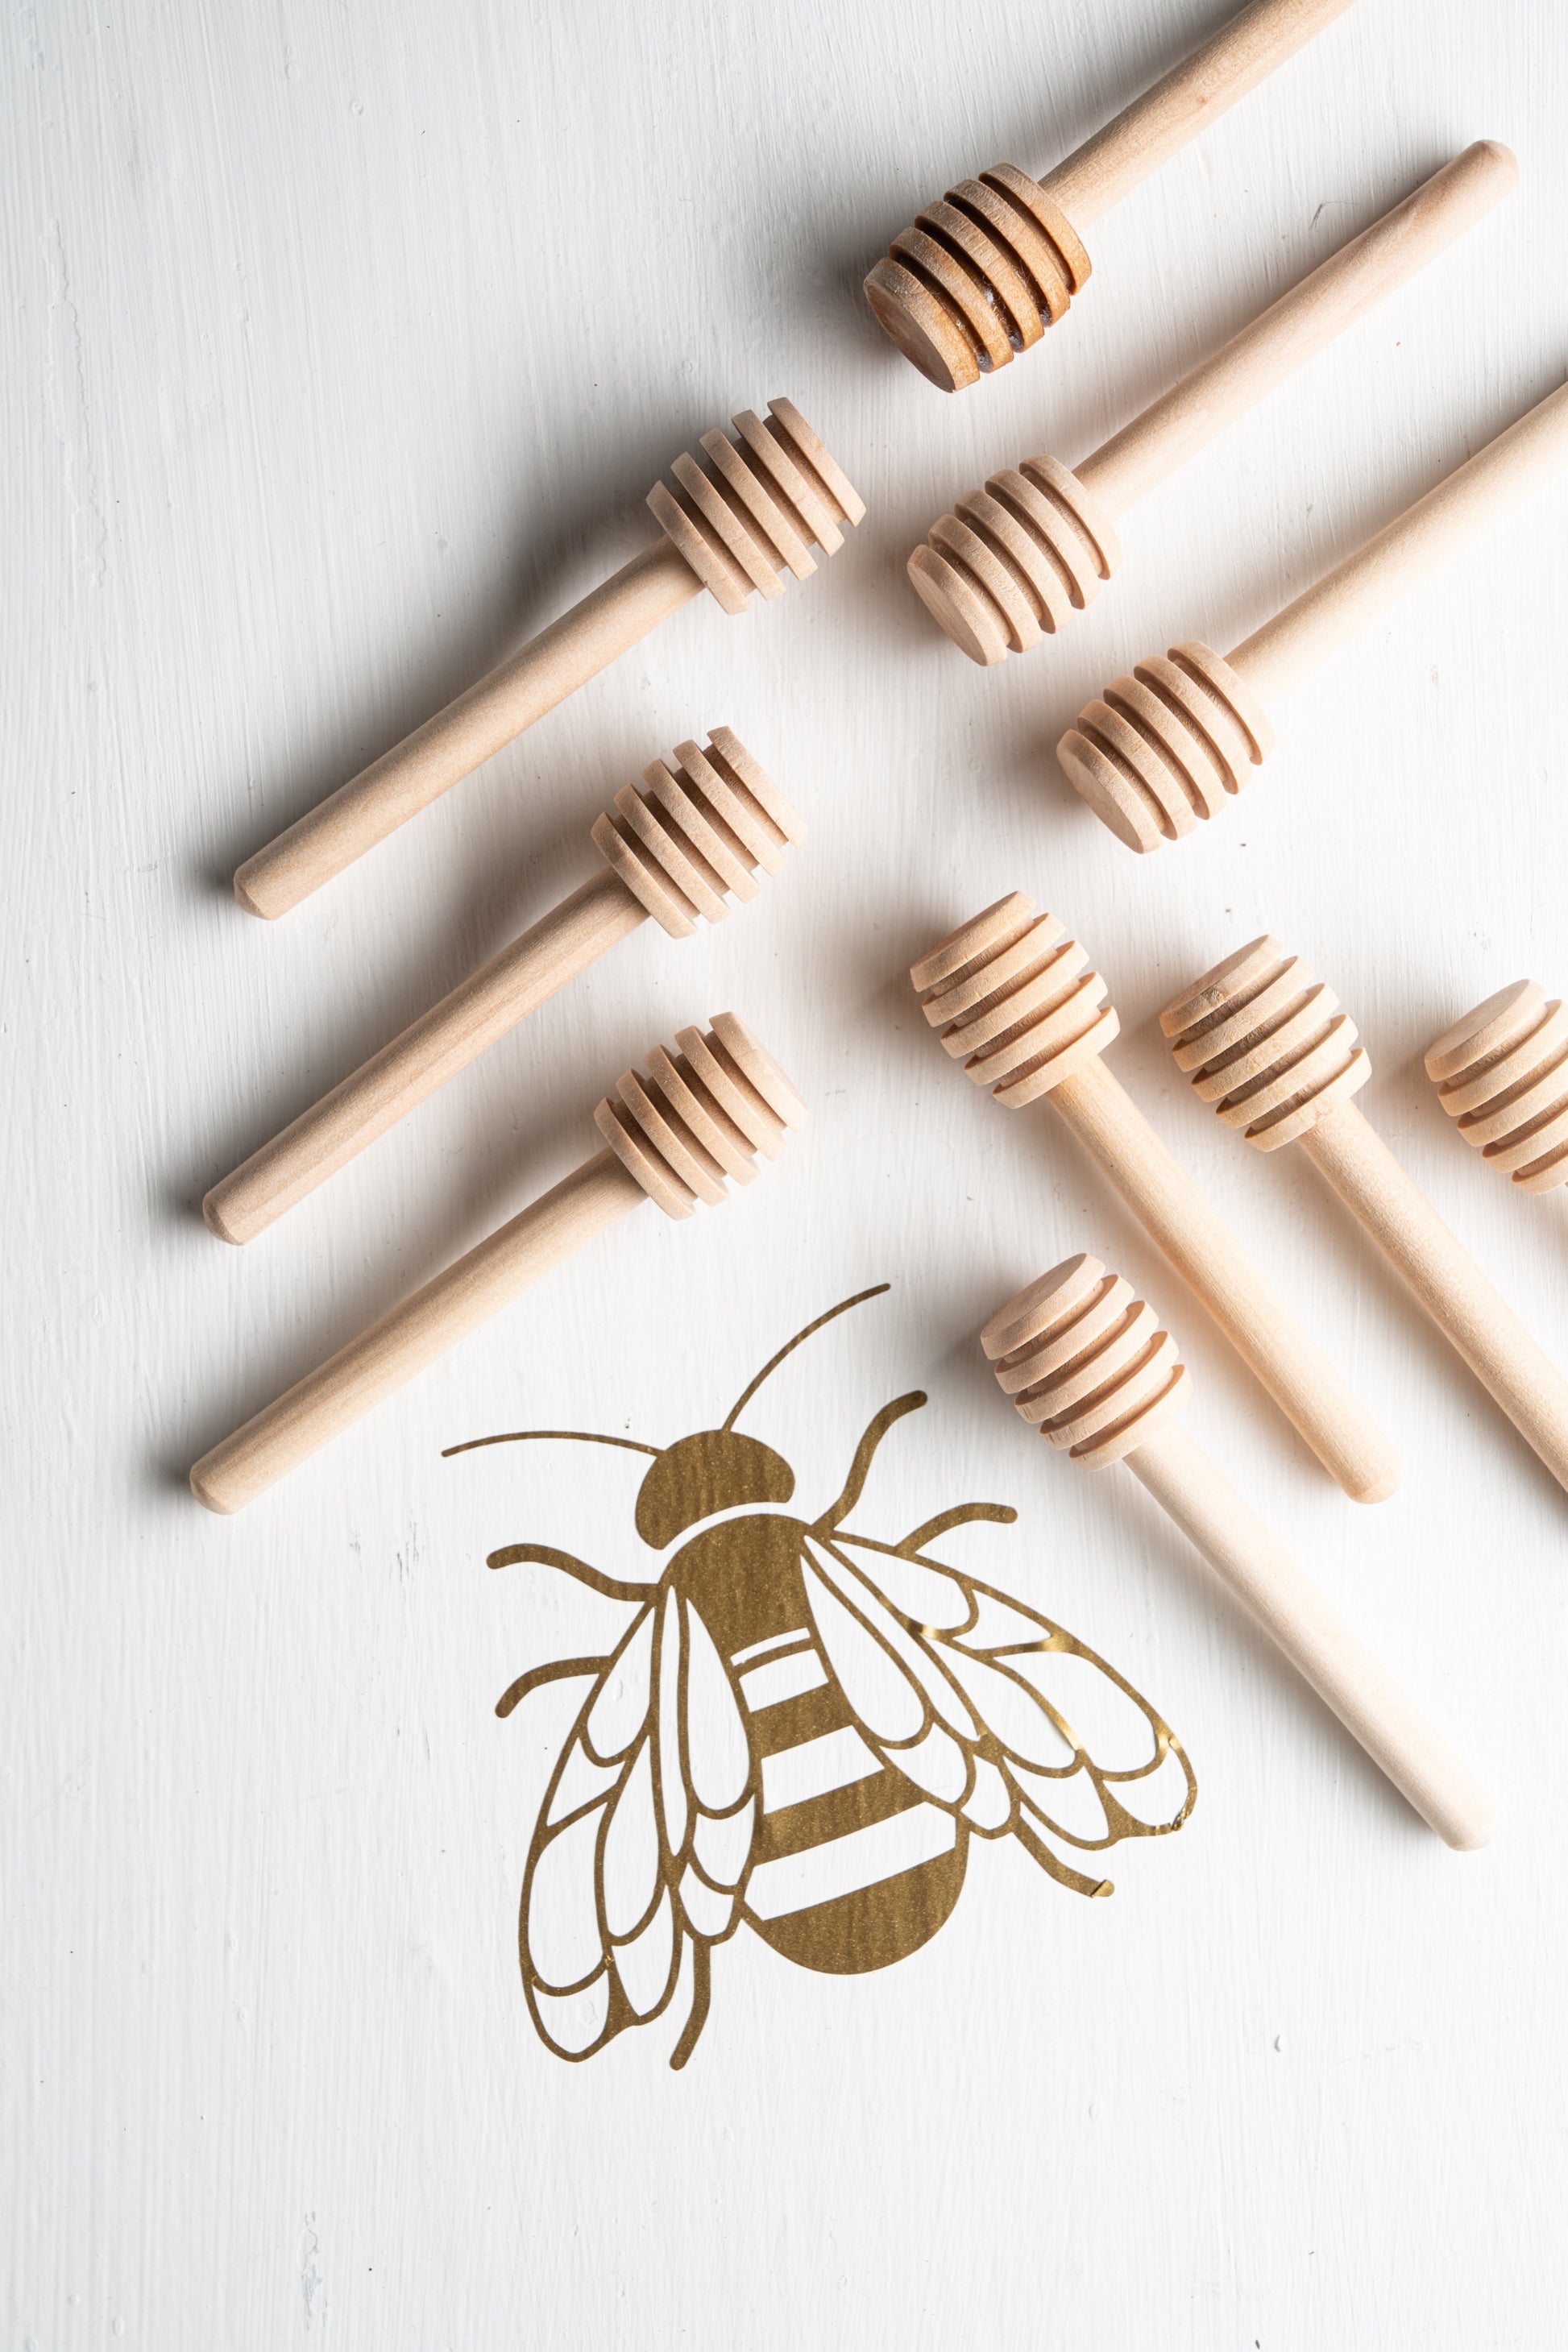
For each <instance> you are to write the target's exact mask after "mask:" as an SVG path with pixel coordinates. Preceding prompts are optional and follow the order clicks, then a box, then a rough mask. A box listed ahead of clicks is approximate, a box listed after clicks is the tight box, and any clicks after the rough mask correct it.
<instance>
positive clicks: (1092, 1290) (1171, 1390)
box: [980, 1256, 1191, 1470]
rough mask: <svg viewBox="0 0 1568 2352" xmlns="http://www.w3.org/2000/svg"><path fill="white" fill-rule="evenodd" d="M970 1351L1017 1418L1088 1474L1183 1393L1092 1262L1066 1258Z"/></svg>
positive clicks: (1163, 1355)
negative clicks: (983, 1357) (981, 1353)
mask: <svg viewBox="0 0 1568 2352" xmlns="http://www.w3.org/2000/svg"><path fill="white" fill-rule="evenodd" d="M980 1344H981V1346H982V1347H983V1348H984V1350H985V1352H986V1354H987V1355H988V1356H989V1357H990V1359H991V1361H992V1366H993V1369H994V1371H995V1374H996V1378H997V1381H999V1383H1000V1384H1001V1387H1002V1391H1003V1392H1004V1394H1005V1395H1006V1396H1010V1397H1011V1398H1012V1400H1013V1402H1014V1404H1015V1405H1016V1407H1017V1409H1018V1411H1019V1412H1021V1413H1022V1415H1023V1417H1024V1419H1025V1420H1026V1421H1027V1422H1032V1423H1036V1424H1037V1427H1038V1429H1039V1432H1040V1434H1041V1436H1042V1437H1047V1438H1048V1439H1049V1440H1050V1442H1051V1444H1053V1445H1058V1446H1060V1447H1061V1448H1062V1449H1063V1450H1064V1451H1065V1452H1067V1453H1068V1454H1071V1456H1072V1458H1073V1460H1074V1461H1075V1462H1082V1463H1084V1464H1086V1465H1087V1466H1088V1467H1089V1469H1091V1470H1103V1469H1106V1468H1108V1467H1109V1465H1110V1464H1111V1463H1112V1462H1120V1461H1121V1457H1122V1455H1123V1454H1131V1452H1132V1451H1133V1450H1134V1448H1135V1447H1137V1446H1140V1445H1142V1444H1143V1443H1144V1442H1145V1440H1146V1439H1148V1438H1150V1437H1152V1435H1153V1433H1154V1431H1155V1430H1156V1428H1158V1426H1159V1424H1160V1423H1161V1422H1163V1421H1164V1420H1166V1419H1168V1418H1169V1416H1170V1415H1171V1414H1172V1413H1173V1412H1178V1411H1179V1410H1180V1409H1181V1407H1182V1406H1183V1405H1184V1403H1185V1402H1186V1396H1187V1391H1188V1389H1189V1388H1190V1386H1191V1381H1190V1378H1189V1375H1188V1372H1187V1368H1186V1366H1185V1365H1184V1363H1183V1362H1182V1361H1181V1360H1180V1358H1179V1357H1178V1355H1177V1353H1176V1343H1175V1341H1174V1339H1172V1337H1171V1335H1170V1333H1169V1332H1168V1331H1163V1330H1162V1329H1161V1328H1160V1324H1159V1318H1158V1317H1157V1316H1156V1315H1155V1313H1154V1310H1153V1308H1152V1307H1150V1306H1148V1305H1147V1304H1146V1303H1145V1302H1144V1300H1142V1298H1138V1297H1135V1296H1134V1295H1133V1290H1132V1286H1131V1283H1129V1282H1125V1281H1123V1279H1122V1277H1121V1275H1119V1274H1108V1273H1107V1272H1106V1270H1105V1268H1104V1266H1103V1265H1101V1264H1100V1260H1099V1258H1097V1257H1088V1256H1084V1257H1069V1258H1068V1259H1066V1260H1065V1261H1064V1262H1063V1264H1062V1265H1058V1266H1053V1267H1052V1269H1051V1271H1050V1273H1049V1274H1043V1275H1042V1276H1040V1279H1039V1280H1038V1282H1033V1283H1031V1284H1030V1285H1029V1287H1028V1288H1027V1289H1026V1290H1020V1291H1019V1293H1018V1295H1017V1297H1016V1298H1010V1299H1009V1300H1008V1301H1007V1304H1006V1306H1005V1307H998V1309H997V1311H996V1313H995V1314H994V1316H993V1317H992V1318H991V1320H990V1322H989V1323H987V1325H986V1326H985V1328H984V1331H982V1333H981V1334H980Z"/></svg>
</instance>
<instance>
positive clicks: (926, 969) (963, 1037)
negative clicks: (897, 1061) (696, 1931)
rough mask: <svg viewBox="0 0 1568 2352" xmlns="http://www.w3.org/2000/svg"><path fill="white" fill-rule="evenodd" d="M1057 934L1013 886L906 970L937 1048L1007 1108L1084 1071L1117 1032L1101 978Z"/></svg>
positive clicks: (1057, 926)
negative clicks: (935, 1034) (937, 1039)
mask: <svg viewBox="0 0 1568 2352" xmlns="http://www.w3.org/2000/svg"><path fill="white" fill-rule="evenodd" d="M1063 928H1064V927H1063V925H1062V924H1061V923H1059V922H1058V919H1057V918H1056V916H1055V915H1037V913H1036V912H1035V902H1034V900H1033V899H1032V898H1025V896H1024V894H1023V892H1022V891H1021V890H1014V891H1012V892H1010V893H1009V895H1008V896H1007V897H1006V898H998V899H997V901H996V903H995V905H994V907H987V908H986V909H985V911H984V914H982V915H976V916H974V917H973V919H972V920H971V921H969V922H967V923H963V924H961V925H960V927H959V929H957V930H956V931H950V932H949V934H948V936H947V938H946V939H945V940H941V941H940V942H939V944H938V945H937V946H936V947H934V948H932V949H931V950H930V951H929V953H927V954H925V955H923V956H921V960H920V961H919V962H918V963H914V964H911V965H910V980H911V981H912V982H914V985H915V988H916V991H917V992H918V993H919V996H920V1000H921V1010H922V1011H923V1012H924V1013H925V1017H926V1019H927V1020H928V1021H929V1022H930V1023H931V1027H932V1028H933V1029H937V1030H940V1031H941V1033H942V1045H943V1047H944V1049H945V1050H946V1051H947V1052H948V1053H949V1054H951V1055H952V1057H953V1059H954V1060H955V1061H962V1062H963V1066H964V1068H965V1070H967V1072H968V1073H969V1076H971V1077H972V1078H973V1080H974V1083H975V1085H976V1086H980V1087H989V1088H990V1090H991V1092H992V1093H993V1094H994V1096H995V1097H996V1099H997V1101H998V1102H1000V1103H1005V1104H1006V1106H1007V1108H1008V1109H1009V1110H1019V1109H1022V1108H1023V1106H1024V1105H1025V1104H1026V1103H1031V1102H1034V1101H1035V1100H1036V1099H1037V1097H1038V1096H1040V1095H1044V1094H1048V1093H1049V1092H1050V1090H1051V1088H1052V1087H1058V1086H1060V1084H1061V1082H1062V1080H1063V1079H1064V1078H1068V1077H1071V1076H1072V1075H1073V1072H1074V1071H1075V1070H1080V1069H1082V1067H1083V1066H1084V1065H1085V1063H1086V1062H1089V1061H1092V1060H1093V1059H1094V1057H1095V1056H1096V1055H1099V1054H1102V1053H1103V1052H1104V1051H1105V1048H1106V1047H1107V1045H1110V1041H1111V1039H1112V1038H1113V1037H1114V1036H1115V1035H1116V1034H1117V1030H1118V1028H1119V1026H1120V1024H1119V1023H1118V1021H1117V1018H1116V1013H1115V1010H1114V1008H1113V1007H1112V1006H1110V1004H1108V1003H1106V997H1107V994H1108V993H1109V992H1108V991H1107V988H1106V985H1105V982H1104V981H1103V980H1101V978H1100V974H1099V973H1098V972H1097V971H1087V970H1086V969H1085V967H1086V965H1087V964H1088V962H1089V958H1088V956H1087V955H1086V953H1085V952H1084V950H1083V949H1082V948H1080V947H1079V944H1078V941H1077V940H1064V939H1063V937H1062V931H1063Z"/></svg>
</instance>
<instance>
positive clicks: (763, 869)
mask: <svg viewBox="0 0 1568 2352" xmlns="http://www.w3.org/2000/svg"><path fill="white" fill-rule="evenodd" d="M674 759H675V764H674V766H673V767H672V766H671V765H669V764H668V762H667V761H663V760H656V761H654V762H653V763H652V765H651V766H650V767H647V768H645V769H644V771H643V783H644V786H645V790H643V791H642V792H640V793H639V792H638V791H637V787H636V786H635V785H633V784H627V785H626V787H625V789H624V790H623V791H621V792H620V793H617V794H616V801H615V805H614V806H613V807H612V808H610V809H607V810H606V811H605V814H604V815H603V816H601V817H600V818H599V819H598V820H597V822H596V823H595V826H594V830H593V836H592V838H593V842H594V845H595V848H596V849H597V850H598V851H599V853H600V855H601V856H602V857H603V858H604V860H605V864H604V866H603V867H602V868H601V870H600V871H599V873H598V874H596V875H595V877H594V878H593V880H592V881H589V882H584V883H583V884H582V885H581V886H580V887H578V888H577V889H575V890H574V891H573V892H572V893H571V895H570V897H569V898H563V900H562V901H561V904H560V905H559V906H558V907H555V908H552V911H551V912H550V913H549V914H548V915H546V916H544V917H543V918H542V920H541V921H539V922H537V923H535V924H534V925H533V927H532V929H531V930H527V931H524V932H523V934H522V936H521V938H520V939H516V940H513V941H512V942H511V944H510V947H506V948H503V949H502V950H501V951H500V955H498V956H493V957H492V958H491V960H490V961H489V963H487V964H486V965H485V966H484V968H483V969H482V971H477V972H475V973H473V974H472V975H471V977H470V978H469V979H468V980H465V981H463V982H461V983H460V984H459V985H458V987H457V988H455V989H454V990H453V991H452V992H451V994H450V995H449V996H447V997H444V998H443V999H442V1001H441V1003H439V1004H437V1005H436V1006H434V1007H433V1008H432V1010H431V1011H430V1012H428V1013H424V1014H423V1015H422V1016H421V1017H420V1019H419V1020H417V1021H416V1022H415V1023H414V1024H412V1025H411V1026H410V1027H409V1028H407V1029H405V1031H404V1033H403V1034H402V1035H401V1037H395V1038H394V1040H393V1042H392V1044H391V1045H384V1046H383V1047H382V1049H381V1051H380V1053H379V1054H375V1055H373V1056H372V1057H371V1059H370V1060H369V1061H368V1062H366V1063H365V1064H364V1065H363V1067H362V1068H360V1069H358V1070H356V1071H355V1072H354V1073H353V1076H352V1077H347V1078H344V1079H343V1080H342V1083H341V1084H340V1085H338V1086H336V1087H333V1089H332V1091H331V1094H329V1095H325V1096H323V1097H322V1098H321V1101H320V1102H319V1103H317V1104H315V1105H314V1106H313V1108H311V1109H310V1110H308V1111H304V1112H302V1113H301V1115H300V1118H297V1119H295V1120H294V1122H293V1124H292V1125H291V1126H290V1127H287V1128H285V1129H284V1130H283V1132H282V1134H281V1135H279V1136H276V1137H274V1139H273V1140H272V1141H271V1142H270V1143H267V1144H264V1145H263V1146H262V1148H261V1150H259V1151H257V1152H254V1153H253V1154H252V1155H251V1157H250V1158H249V1159H248V1160H247V1161H246V1162H245V1164H244V1166H243V1167H241V1168H237V1169H236V1170H235V1171H234V1173H233V1175H232V1176H226V1177H225V1178H224V1180H223V1181H222V1183H221V1184H215V1185H214V1187H213V1189H212V1191H211V1192H209V1193H208V1194H207V1196H206V1199H205V1201H204V1202H202V1214H203V1215H204V1216H205V1219H206V1221H207V1223H208V1225H209V1226H210V1227H211V1228H212V1230H213V1232H214V1233H215V1234H217V1236H218V1238H219V1240H220V1241H226V1242H247V1241H251V1240H253V1239H254V1238H255V1236H256V1235H257V1234H259V1233H263V1232H265V1230H266V1228H267V1227H268V1225H270V1224H271V1223H273V1222H274V1221H275V1219H277V1218H279V1217H280V1216H282V1215H283V1213H284V1212H285V1211H286V1210H288V1209H291V1208H293V1207H294V1205H295V1203H296V1202H299V1201H302V1200H303V1199H304V1198H305V1196H306V1194H307V1193H309V1192H314V1191H315V1189H316V1187H317V1185H318V1184H321V1183H324V1182H325V1181H326V1180H327V1178H328V1177H329V1176H331V1175H333V1174H334V1173H335V1172H336V1171H337V1170H338V1169H340V1168H342V1167H344V1166H346V1165H347V1163H348V1161H349V1160H352V1159H353V1157H354V1156H355V1154H356V1153H357V1152H360V1151H363V1150H364V1148H365V1146H366V1144H368V1143H374V1140H375V1139H376V1137H377V1136H378V1135H384V1134H385V1132H386V1130H387V1129H388V1128H389V1127H392V1126H394V1125H395V1123H396V1122H397V1120H398V1119H400V1118H403V1117H404V1116H405V1113H406V1112H408V1111H411V1110H412V1109H413V1108H415V1106H416V1104H417V1103H422V1102H423V1101H424V1100H425V1098H426V1096H427V1095H430V1094H433V1093H434V1092H435V1090H436V1088H437V1087H440V1086H444V1085H445V1084H446V1081H447V1079H448V1078H450V1077H454V1076H456V1075H457V1073H458V1071H459V1070H462V1069H466V1068H467V1067H468V1064H469V1063H470V1062H472V1061H474V1060H475V1059H477V1057H478V1056H479V1055H480V1054H482V1053H484V1052H485V1051H486V1050H487V1049H488V1048H489V1046H491V1045H495V1044H496V1043H497V1042H498V1040H500V1038H502V1037H504V1036H505V1035H506V1034H507V1032H508V1031H509V1030H510V1029H513V1028H515V1027H516V1026H517V1024H518V1023H519V1022H520V1021H521V1020H523V1019H524V1018H525V1017H526V1016H527V1015H528V1014H529V1013H531V1012H533V1011H534V1010H535V1008H536V1007H537V1006H538V1005H541V1004H542V1003H544V1001H545V999H546V998H547V997H550V996H553V995H554V993H555V992H556V990H557V989H559V988H563V987H564V986H565V985H566V982H568V981H569V980H573V979H574V978H575V977H576V975H577V973H579V972H580V971H586V970H587V968H588V966H589V965H590V964H591V963H593V962H594V961H595V959H596V958H597V957H599V956H602V955H603V954H605V951H606V950H608V949H610V948H612V947H614V946H615V944H616V941H617V940H624V939H625V938H626V936H627V934H628V933H629V932H631V931H634V930H636V929H637V926H638V925H639V924H640V923H644V922H647V921H648V920H649V919H652V920H653V921H654V922H656V923H658V925H659V926H660V927H661V929H664V930H666V931H668V934H669V936H670V938H671V939H677V940H681V939H689V938H690V937H691V936H692V934H693V933H694V932H695V930H696V929H697V926H698V923H699V921H700V920H704V919H705V920H706V921H708V922H710V923H718V922H721V921H722V920H723V919H724V917H725V916H726V915H727V914H728V913H729V912H730V909H731V906H732V905H733V904H734V902H735V900H736V899H747V898H756V896H757V895H758V892H759V890H760V889H761V887H762V885H761V882H760V881H759V879H758V877H759V875H762V874H777V873H779V872H780V871H781V870H782V868H783V866H784V851H785V849H786V848H787V847H788V846H789V845H790V843H791V842H798V841H803V840H804V839H805V825H804V824H802V822H801V820H800V818H799V816H798V815H797V814H795V810H794V809H793V808H791V806H790V804H789V803H788V801H786V800H785V798H784V794H783V793H781V792H780V791H779V789H778V787H777V785H776V784H774V783H773V782H771V781H770V779H769V778H768V777H767V776H766V775H765V774H764V773H763V770H762V769H761V768H760V767H759V766H758V764H757V762H756V761H755V760H753V759H752V756H751V753H750V752H749V751H747V750H746V747H745V745H744V744H743V743H742V741H741V740H740V738H739V736H737V735H736V734H734V733H733V732H732V731H731V730H730V729H729V728H728V727H716V728H715V729H714V730H713V732H712V735H711V736H710V739H709V741H708V745H707V748H706V750H704V749H703V748H702V747H701V746H700V745H699V744H696V743H682V744H680V745H679V746H678V748H677V750H676V752H675V755H674Z"/></svg>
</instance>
